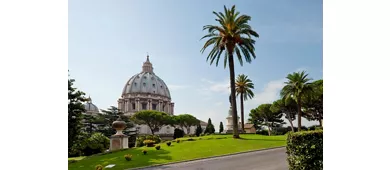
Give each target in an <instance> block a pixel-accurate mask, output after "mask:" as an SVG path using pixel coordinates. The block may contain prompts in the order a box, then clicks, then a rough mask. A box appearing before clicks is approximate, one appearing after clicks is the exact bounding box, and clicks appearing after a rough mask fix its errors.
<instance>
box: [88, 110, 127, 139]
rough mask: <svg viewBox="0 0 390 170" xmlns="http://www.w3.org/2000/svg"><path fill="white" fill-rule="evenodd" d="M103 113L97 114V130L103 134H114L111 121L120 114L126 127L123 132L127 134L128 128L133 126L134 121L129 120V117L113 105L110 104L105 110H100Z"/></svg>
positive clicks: (108, 135)
mask: <svg viewBox="0 0 390 170" xmlns="http://www.w3.org/2000/svg"><path fill="white" fill-rule="evenodd" d="M102 112H103V114H99V115H98V118H97V120H96V121H95V122H96V124H97V127H98V128H97V131H98V132H100V133H103V134H104V136H107V137H110V136H111V135H113V134H115V133H116V131H115V129H113V128H112V123H113V122H114V121H116V120H117V119H118V117H119V116H120V117H121V119H122V121H124V122H125V123H126V128H125V129H124V130H123V133H124V134H128V133H129V131H130V128H132V127H134V123H133V122H131V121H130V117H128V116H125V115H123V113H122V112H121V111H120V110H119V109H118V108H117V107H115V106H111V107H110V108H108V109H107V110H102Z"/></svg>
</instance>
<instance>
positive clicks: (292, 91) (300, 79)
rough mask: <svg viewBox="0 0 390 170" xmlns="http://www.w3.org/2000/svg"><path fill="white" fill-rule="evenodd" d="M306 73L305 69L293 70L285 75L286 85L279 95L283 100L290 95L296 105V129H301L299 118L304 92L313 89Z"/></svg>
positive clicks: (306, 92) (309, 91)
mask: <svg viewBox="0 0 390 170" xmlns="http://www.w3.org/2000/svg"><path fill="white" fill-rule="evenodd" d="M307 76H308V74H306V72H305V71H302V72H294V73H292V74H288V75H287V77H286V78H287V80H288V81H287V82H284V83H285V84H286V85H285V86H284V87H283V89H282V90H281V92H280V95H281V96H282V97H283V99H284V100H287V99H289V98H290V97H292V98H293V99H294V100H295V101H296V102H297V106H298V108H297V109H298V131H300V130H301V118H302V97H303V96H304V95H306V94H309V93H311V92H312V91H313V87H312V86H311V83H310V82H309V81H310V80H312V79H311V78H307Z"/></svg>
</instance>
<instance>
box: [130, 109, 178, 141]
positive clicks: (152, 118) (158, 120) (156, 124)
mask: <svg viewBox="0 0 390 170" xmlns="http://www.w3.org/2000/svg"><path fill="white" fill-rule="evenodd" d="M132 119H133V120H134V121H135V122H136V123H137V124H146V125H148V126H149V128H150V130H151V131H152V134H153V135H154V132H155V131H158V130H159V129H160V128H161V127H162V126H165V125H173V124H174V120H173V118H172V117H171V116H169V115H168V114H166V113H164V112H159V111H155V110H142V111H138V112H136V113H135V114H134V115H133V116H132Z"/></svg>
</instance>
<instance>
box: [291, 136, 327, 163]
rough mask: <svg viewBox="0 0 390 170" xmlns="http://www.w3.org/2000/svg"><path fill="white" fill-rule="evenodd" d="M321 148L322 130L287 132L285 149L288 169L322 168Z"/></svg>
mask: <svg viewBox="0 0 390 170" xmlns="http://www.w3.org/2000/svg"><path fill="white" fill-rule="evenodd" d="M322 148H323V131H322V130H318V131H303V132H296V133H291V132H290V133H288V137H287V146H286V149H287V155H288V157H287V161H288V164H289V167H290V170H322V169H323V149H322Z"/></svg>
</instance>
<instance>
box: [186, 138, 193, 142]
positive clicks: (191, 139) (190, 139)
mask: <svg viewBox="0 0 390 170" xmlns="http://www.w3.org/2000/svg"><path fill="white" fill-rule="evenodd" d="M187 141H195V139H193V138H189V139H187Z"/></svg>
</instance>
